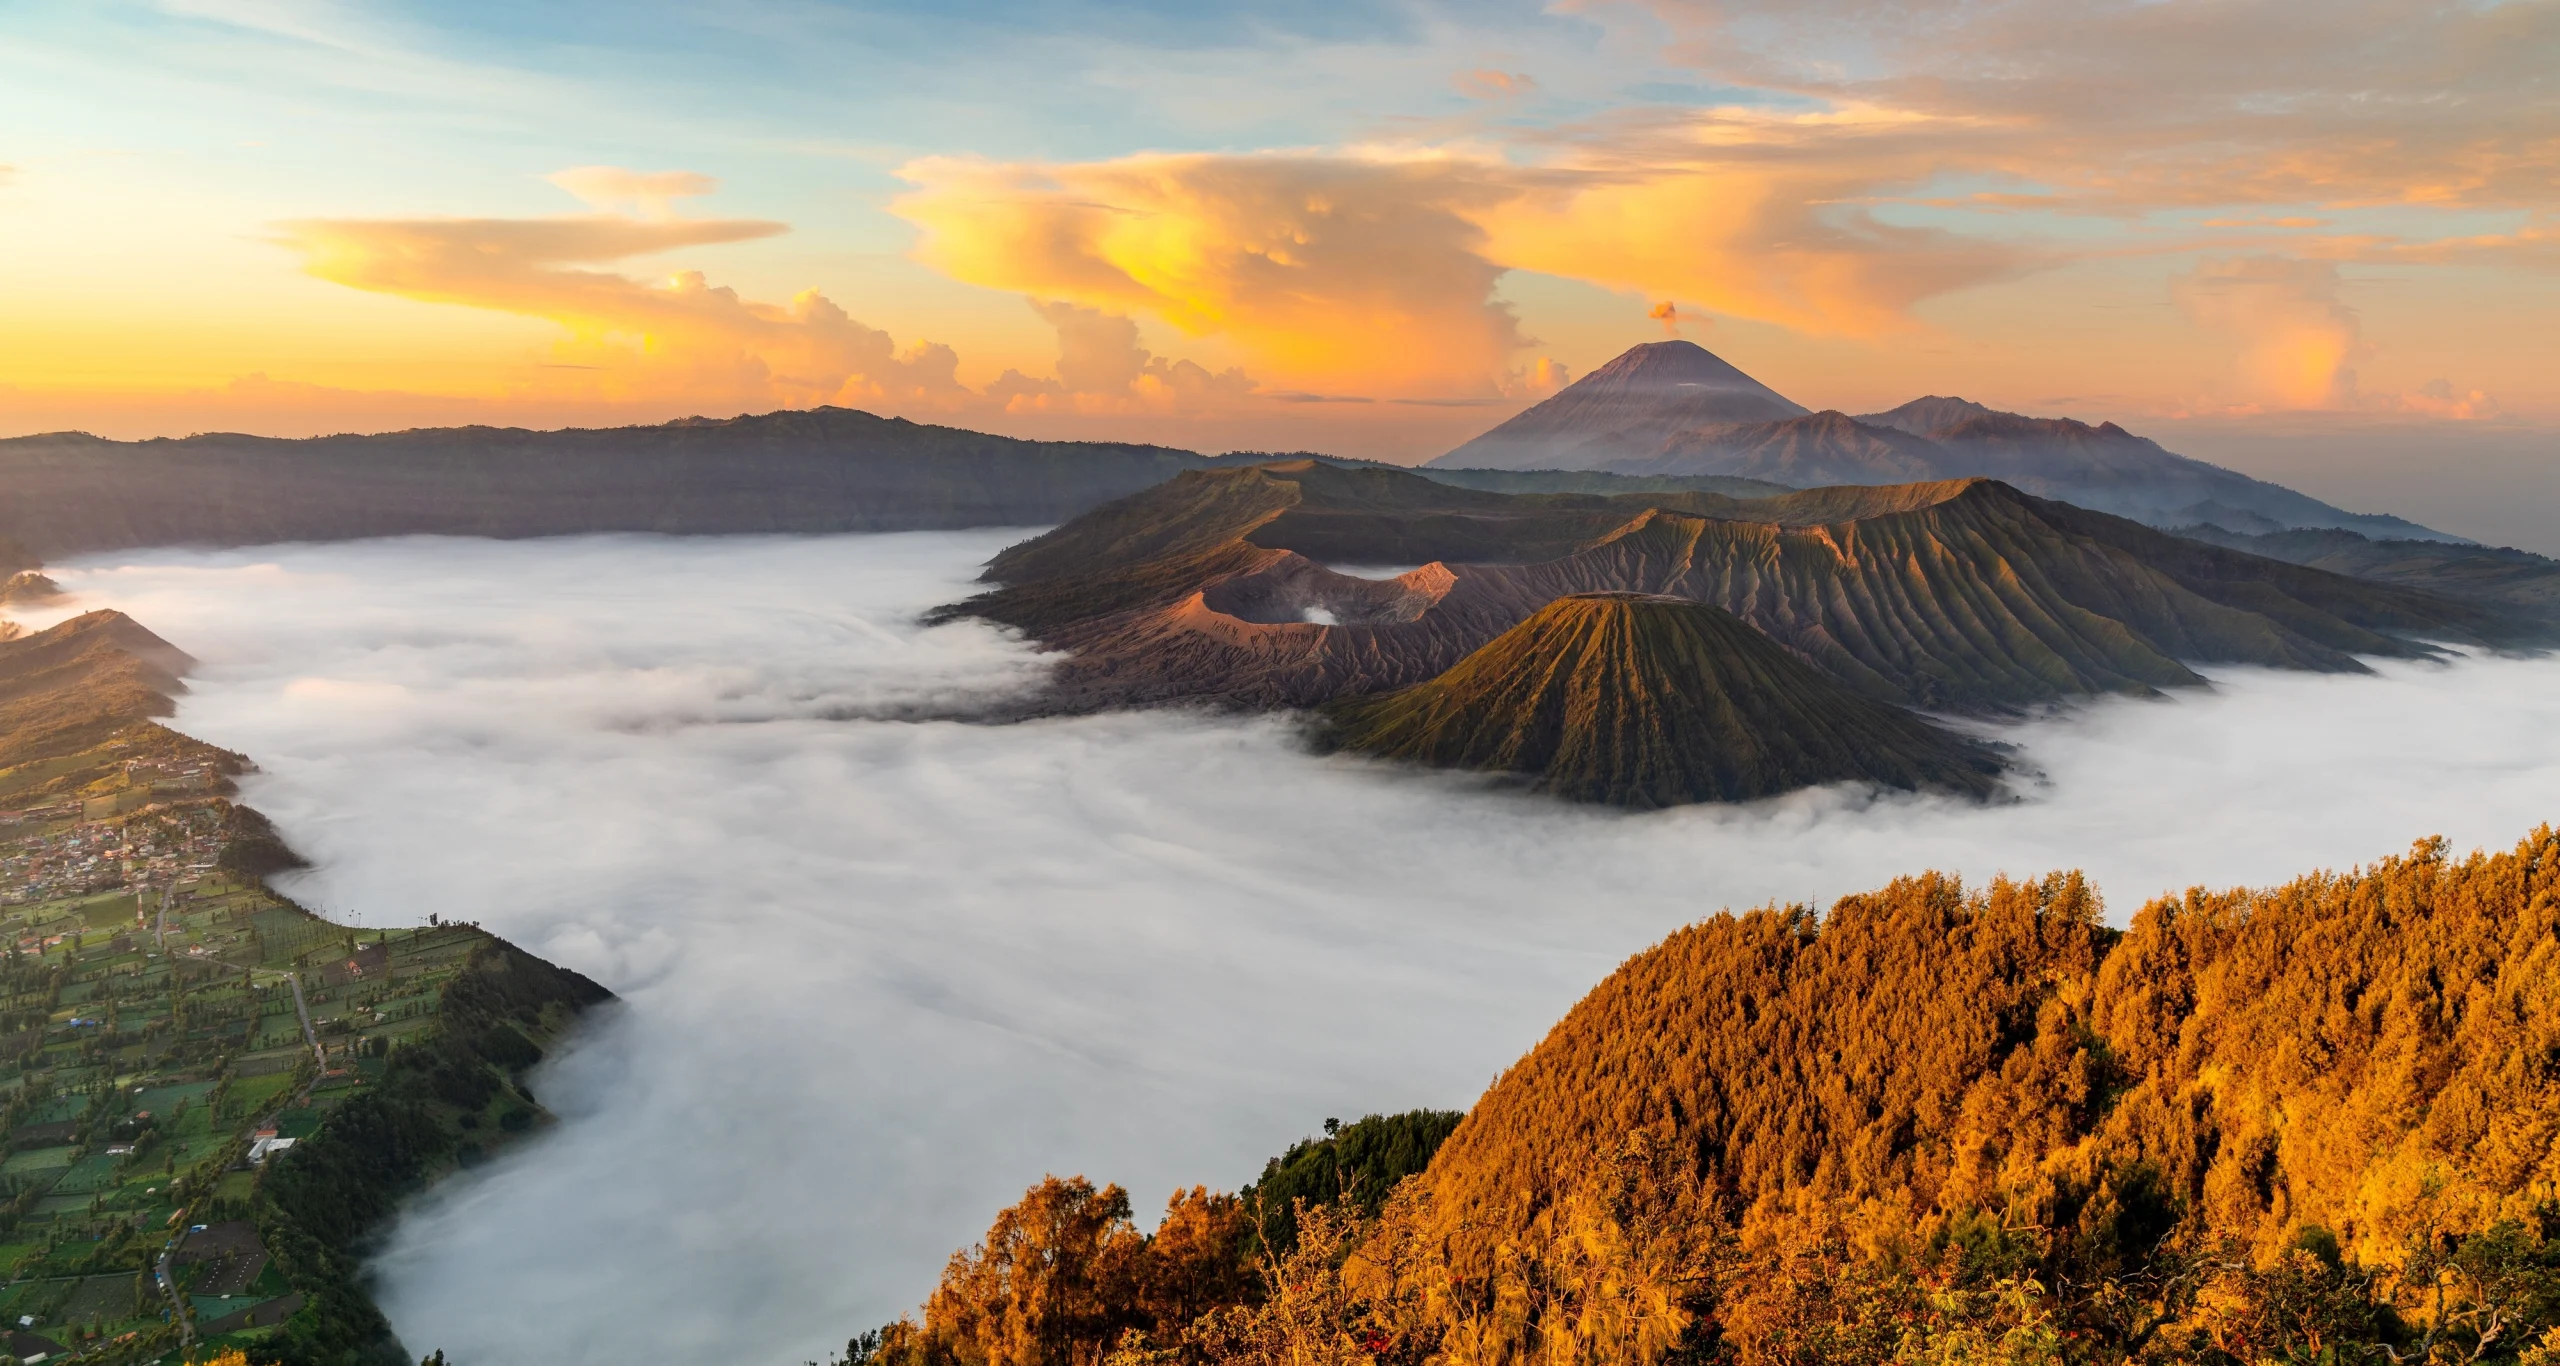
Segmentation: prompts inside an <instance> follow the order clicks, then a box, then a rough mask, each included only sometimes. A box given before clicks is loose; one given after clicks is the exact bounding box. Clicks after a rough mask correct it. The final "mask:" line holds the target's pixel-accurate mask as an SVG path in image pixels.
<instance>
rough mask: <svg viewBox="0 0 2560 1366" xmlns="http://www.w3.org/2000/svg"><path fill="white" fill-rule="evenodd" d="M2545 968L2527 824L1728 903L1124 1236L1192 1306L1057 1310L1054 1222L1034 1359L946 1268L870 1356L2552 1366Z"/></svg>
mask: <svg viewBox="0 0 2560 1366" xmlns="http://www.w3.org/2000/svg"><path fill="white" fill-rule="evenodd" d="M2555 969H2560V832H2555V831H2553V830H2551V829H2549V828H2544V829H2541V830H2537V831H2535V832H2534V833H2533V834H2532V835H2531V836H2529V837H2527V838H2526V839H2525V840H2523V841H2522V842H2521V843H2519V844H2518V845H2517V846H2516V847H2514V848H2513V849H2511V850H2507V851H2503V852H2499V853H2476V854H2473V855H2470V856H2468V857H2460V858H2457V857H2455V856H2453V855H2452V854H2451V852H2450V851H2449V850H2448V849H2447V848H2446V847H2445V845H2444V843H2443V842H2442V841H2440V840H2429V841H2422V842H2420V843H2419V844H2417V845H2416V846H2415V847H2413V848H2412V849H2411V850H2410V851H2409V852H2408V853H2407V854H2406V855H2403V856H2400V857H2397V858H2387V859H2383V860H2379V861H2377V862H2376V863H2373V864H2371V865H2369V866H2366V867H2363V868H2360V869H2356V870H2353V871H2351V872H2348V873H2344V874H2336V873H2315V874H2311V875H2308V876H2305V877H2303V878H2300V879H2297V880H2296V881H2293V882H2291V883H2288V884H2285V885H2283V886H2280V887H2274V888H2268V889H2237V890H2231V891H2224V892H2208V891H2205V890H2202V889H2198V890H2196V891H2193V892H2190V893H2188V894H2187V895H2186V896H2184V897H2182V898H2178V899H2175V900H2162V901H2158V902H2154V903H2152V904H2150V905H2147V906H2145V907H2143V908H2142V910H2141V911H2140V912H2139V913H2138V914H2136V915H2135V916H2134V917H2133V919H2132V923H2131V926H2130V928H2128V929H2125V930H2116V929H2111V928H2109V927H2108V926H2107V925H2106V924H2105V923H2104V921H2103V920H2102V918H2101V915H2100V906H2099V901H2098V897H2097V894H2096V892H2095V890H2094V889H2093V888H2091V887H2089V886H2088V885H2087V884H2086V883H2085V882H2083V881H2082V880H2081V879H2080V878H2079V877H2078V876H2077V875H2076V874H2055V875H2051V876H2048V877H2045V878H2042V879H2039V880H2036V881H2032V882H2011V881H2006V880H2003V881H1996V882H1994V883H1993V884H1991V885H1990V886H1988V887H1983V888H1973V889H1968V888H1966V887H1964V886H1962V885H1961V884H1959V883H1958V882H1957V881H1955V880H1954V879H1952V878H1949V877H1945V876H1942V875H1938V874H1934V873H1932V874H1922V875H1918V876H1914V877H1908V878H1903V879H1899V880H1897V881H1895V882H1894V883H1892V884H1891V885H1889V886H1887V887H1884V888H1882V889H1879V890H1877V891H1875V892H1872V893H1867V894H1863V895H1858V896H1851V897H1846V898H1843V899H1842V900H1840V901H1839V902H1837V903H1835V904H1834V905H1833V906H1832V907H1831V908H1830V909H1829V911H1828V912H1826V913H1824V914H1821V915H1819V916H1817V915H1816V914H1815V913H1814V911H1813V910H1812V908H1810V907H1804V906H1791V907H1770V908H1766V909H1762V910H1756V911H1752V912H1749V913H1747V914H1742V915H1733V914H1720V915H1717V916H1715V917H1713V918H1711V919H1708V920H1705V921H1702V922H1700V923H1698V924H1696V925H1693V926H1690V927H1689V928H1686V929H1683V930H1681V931H1679V932H1677V933H1675V934H1673V935H1672V936H1670V937H1669V938H1667V939H1666V940H1664V941H1663V942H1662V943H1661V944H1659V945H1656V946H1655V947H1653V948H1651V949H1648V950H1646V951H1644V952H1643V953H1640V954H1638V955H1636V956H1635V957H1633V958H1631V959H1629V960H1628V961H1627V962H1626V963H1625V964H1624V965H1623V966H1621V967H1620V968H1619V969H1618V970H1617V971H1616V972H1614V973H1612V974H1611V975H1610V976H1609V977H1608V979H1607V980H1605V981H1603V982H1602V983H1601V984H1600V985H1599V986H1597V987H1596V988H1594V989H1593V991H1592V992H1591V994H1590V995H1589V996H1587V997H1586V998H1584V1000H1583V1001H1582V1002H1581V1003H1579V1004H1578V1005H1576V1006H1575V1007H1574V1008H1573V1009H1572V1010H1571V1011H1570V1012H1569V1013H1567V1015H1566V1016H1565V1018H1564V1019H1563V1020H1562V1021H1560V1022H1559V1023H1558V1024H1557V1025H1556V1026H1555V1028H1554V1029H1553V1030H1552V1031H1550V1032H1549V1034H1548V1035H1547V1037H1546V1038H1545V1039H1544V1040H1542V1041H1541V1042H1540V1043H1539V1044H1538V1046H1537V1047H1536V1048H1534V1049H1533V1050H1531V1051H1530V1053H1529V1054H1528V1056H1526V1057H1525V1058H1523V1059H1521V1061H1520V1062H1519V1063H1517V1064H1516V1065H1514V1066H1513V1067H1512V1068H1510V1069H1509V1070H1508V1071H1506V1072H1505V1073H1504V1074H1503V1075H1502V1076H1501V1077H1500V1078H1499V1079H1498V1080H1497V1081H1496V1082H1495V1083H1494V1085H1493V1086H1492V1087H1491V1089H1489V1090H1488V1091H1487V1092H1486V1093H1485V1095H1484V1096H1483V1098H1482V1099H1480V1100H1479V1101H1478V1102H1477V1104H1476V1106H1475V1107H1474V1109H1473V1110H1471V1111H1470V1112H1469V1113H1468V1115H1467V1117H1466V1119H1465V1120H1464V1121H1463V1122H1462V1123H1461V1124H1460V1125H1459V1126H1458V1128H1457V1130H1456V1131H1455V1132H1454V1133H1453V1134H1451V1135H1450V1136H1449V1138H1448V1140H1447V1141H1446V1142H1445V1143H1443V1144H1441V1145H1440V1147H1439V1149H1438V1151H1437V1152H1436V1153H1435V1155H1434V1156H1433V1157H1432V1160H1431V1163H1430V1165H1429V1167H1428V1168H1427V1169H1426V1170H1425V1171H1424V1172H1423V1173H1422V1174H1421V1175H1419V1176H1417V1177H1414V1178H1412V1179H1410V1180H1408V1181H1406V1182H1405V1183H1404V1184H1403V1185H1401V1186H1399V1187H1398V1188H1397V1190H1396V1191H1395V1193H1394V1194H1393V1195H1392V1196H1391V1197H1390V1198H1388V1199H1387V1200H1386V1201H1385V1202H1384V1203H1383V1204H1382V1205H1381V1206H1380V1207H1379V1209H1378V1210H1377V1212H1376V1213H1375V1214H1374V1215H1369V1214H1365V1213H1362V1212H1361V1211H1359V1210H1356V1209H1349V1208H1344V1207H1341V1206H1339V1205H1337V1206H1333V1207H1330V1208H1324V1207H1318V1206H1316V1205H1312V1204H1310V1205H1307V1206H1302V1207H1300V1208H1299V1210H1298V1211H1297V1214H1298V1226H1299V1231H1298V1238H1297V1242H1296V1243H1295V1245H1294V1246H1293V1247H1292V1248H1291V1249H1289V1250H1287V1251H1286V1252H1285V1253H1284V1252H1281V1251H1279V1250H1273V1249H1265V1250H1263V1251H1260V1252H1257V1251H1255V1249H1254V1247H1253V1245H1252V1244H1251V1242H1250V1241H1249V1240H1248V1239H1245V1238H1243V1237H1241V1236H1235V1237H1231V1238H1229V1239H1228V1240H1227V1241H1225V1242H1223V1243H1218V1244H1217V1246H1218V1247H1220V1248H1223V1249H1225V1252H1224V1256H1225V1257H1226V1258H1227V1259H1228V1260H1227V1261H1226V1262H1224V1263H1220V1262H1218V1261H1217V1260H1216V1259H1215V1258H1206V1257H1204V1256H1203V1255H1202V1254H1201V1252H1200V1251H1199V1248H1200V1240H1199V1238H1198V1236H1197V1235H1198V1234H1199V1233H1200V1231H1201V1229H1202V1228H1204V1227H1207V1228H1215V1227H1221V1226H1218V1225H1200V1224H1193V1225H1187V1226H1184V1227H1183V1228H1182V1229H1181V1234H1182V1239H1187V1240H1188V1241H1183V1240H1182V1239H1178V1240H1177V1241H1175V1242H1174V1243H1171V1244H1167V1245H1166V1246H1165V1247H1164V1248H1163V1249H1162V1250H1161V1251H1159V1250H1158V1249H1157V1248H1156V1247H1155V1246H1154V1245H1153V1244H1144V1243H1135V1242H1133V1243H1131V1244H1129V1246H1130V1247H1131V1248H1133V1249H1135V1251H1134V1252H1133V1253H1132V1254H1131V1255H1133V1256H1138V1257H1140V1258H1141V1259H1142V1260H1143V1258H1145V1257H1155V1258H1156V1259H1157V1260H1155V1261H1153V1262H1149V1263H1147V1264H1148V1265H1151V1266H1154V1267H1157V1268H1158V1270H1157V1272H1156V1274H1157V1275H1158V1276H1160V1277H1171V1278H1174V1279H1176V1280H1178V1281H1179V1283H1180V1285H1182V1286H1185V1287H1189V1288H1190V1290H1191V1291H1192V1292H1193V1293H1192V1294H1191V1297H1190V1299H1188V1300H1186V1299H1184V1298H1183V1297H1182V1296H1180V1295H1168V1294H1167V1293H1165V1292H1164V1291H1163V1290H1162V1289H1161V1287H1160V1288H1159V1290H1158V1291H1157V1292H1156V1297H1155V1298H1154V1299H1153V1300H1151V1301H1149V1302H1148V1303H1149V1304H1151V1305H1153V1306H1155V1309H1153V1310H1150V1311H1148V1312H1138V1310H1139V1308H1140V1306H1138V1305H1136V1303H1135V1302H1134V1301H1129V1300H1126V1299H1119V1300H1115V1299H1113V1298H1112V1297H1113V1295H1114V1294H1116V1293H1118V1292H1116V1291H1115V1290H1113V1289H1112V1287H1111V1285H1110V1284H1109V1283H1107V1282H1099V1281H1088V1282H1085V1284H1087V1285H1088V1286H1089V1287H1091V1288H1090V1289H1089V1291H1088V1294H1089V1295H1090V1296H1092V1299H1091V1304H1092V1305H1093V1307H1094V1312H1092V1313H1091V1314H1089V1315H1088V1316H1087V1317H1086V1318H1085V1319H1083V1320H1080V1321H1078V1322H1081V1323H1083V1324H1085V1325H1087V1327H1086V1328H1083V1329H1079V1328H1078V1327H1076V1325H1075V1324H1074V1323H1070V1322H1068V1321H1066V1320H1063V1319H1056V1318H1050V1317H1047V1315H1048V1312H1049V1311H1048V1308H1047V1306H1048V1305H1049V1304H1050V1303H1051V1302H1052V1301H1049V1300H1046V1299H1044V1298H1042V1292H1044V1291H1045V1290H1046V1289H1047V1288H1049V1287H1050V1286H1052V1285H1054V1284H1056V1282H1057V1280H1058V1278H1062V1277H1072V1276H1075V1275H1079V1274H1082V1273H1084V1272H1086V1271H1088V1270H1090V1269H1091V1268H1092V1267H1093V1266H1094V1265H1095V1263H1094V1262H1093V1261H1091V1260H1090V1258H1089V1257H1088V1255H1087V1250H1086V1249H1085V1248H1084V1247H1082V1246H1080V1245H1077V1244H1075V1243H1073V1241H1072V1240H1057V1241H1052V1242H1051V1243H1049V1244H1048V1245H1046V1246H1045V1247H1043V1248H1041V1249H1039V1250H1040V1251H1041V1252H1042V1253H1043V1254H1044V1255H1045V1256H1046V1257H1047V1258H1048V1260H1047V1261H1045V1262H1044V1263H1042V1264H1041V1267H1040V1269H1039V1270H1038V1271H1037V1272H1036V1273H1031V1272H1022V1273H1018V1274H1017V1275H1016V1276H1015V1277H1014V1279H1013V1280H1012V1281H1011V1282H1010V1283H1009V1284H1008V1285H1007V1286H1006V1287H1004V1288H1005V1289H1006V1290H1007V1292H1008V1293H1009V1294H1010V1295H1011V1296H1012V1298H1010V1299H1008V1300H1006V1301H1004V1304H1003V1307H1002V1308H1001V1309H1000V1311H998V1312H1000V1314H1002V1315H1004V1316H1009V1317H1007V1318H1006V1320H1005V1321H1007V1322H1009V1323H1012V1324H1014V1325H1017V1326H1020V1327H1023V1328H1025V1329H1027V1330H1029V1331H1028V1332H1027V1334H1025V1335H1023V1336H1018V1337H1016V1338H1015V1339H1013V1340H1012V1341H1024V1340H1029V1339H1035V1338H1039V1337H1040V1335H1041V1334H1043V1333H1046V1334H1047V1335H1048V1336H1047V1338H1046V1339H1045V1351H1044V1354H1042V1355H1038V1356H1034V1355H1031V1354H1028V1353H1025V1352H1022V1351H1019V1350H1015V1349H1013V1348H1012V1347H1010V1346H1008V1345H1007V1343H1006V1342H1004V1341H994V1340H990V1339H988V1338H986V1337H983V1336H981V1337H978V1338H976V1339H972V1340H969V1341H967V1342H963V1341H962V1340H960V1339H958V1338H955V1337H954V1336H952V1335H951V1334H949V1333H947V1332H945V1331H944V1330H945V1329H946V1328H948V1327H949V1326H951V1325H953V1324H956V1323H960V1322H964V1321H967V1322H985V1321H986V1314H987V1313H988V1312H989V1304H988V1302H987V1301H985V1300H983V1299H975V1298H972V1297H973V1296H982V1295H984V1294H985V1293H986V1292H987V1291H988V1290H989V1289H990V1287H989V1285H988V1284H987V1282H985V1281H984V1280H983V1279H980V1280H976V1281H969V1280H965V1279H963V1280H955V1279H953V1278H951V1277H946V1279H945V1281H944V1285H943V1289H942V1291H941V1292H939V1293H938V1294H937V1296H936V1298H935V1300H934V1302H933V1303H932V1304H931V1305H929V1306H928V1307H927V1309H926V1311H925V1313H924V1315H923V1316H922V1318H921V1319H920V1320H917V1321H910V1322H905V1323H901V1324H899V1325H894V1326H893V1327H892V1328H891V1329H889V1330H888V1331H887V1332H886V1333H884V1334H882V1335H879V1336H877V1337H874V1338H872V1339H869V1340H867V1341H865V1342H862V1343H858V1344H857V1346H859V1347H861V1348H862V1349H863V1350H862V1351H859V1352H857V1353H855V1354H854V1355H855V1356H857V1357H862V1356H869V1357H875V1358H882V1359H886V1360H891V1361H895V1362H898V1363H901V1364H902V1366H904V1364H906V1363H916V1364H917V1366H926V1364H930V1366H946V1364H947V1363H955V1362H962V1361H965V1362H969V1363H971V1366H981V1364H982V1363H983V1366H1029V1363H1031V1362H1033V1361H1042V1362H1060V1361H1071V1362H1103V1361H1108V1362H1110V1363H1112V1364H1113V1366H1140V1364H1141V1363H1166V1364H1169V1363H1175V1362H1182V1363H1195V1364H1201V1366H1205V1364H1206V1363H1239V1364H1241V1363H1248V1362H1250V1363H1255V1364H1256V1366H1261V1364H1262V1363H1272V1362H1279V1361H1292V1362H1305V1361H1322V1362H1329V1363H1341V1364H1343V1366H1389V1364H1390V1363H1392V1364H1394V1366H1420V1363H1425V1362H1442V1363H1460V1362H1469V1363H1472V1362H1533V1361H1535V1362H1577V1363H1584V1362H1587V1363H1626V1364H1627V1366H1654V1364H1655V1363H1663V1362H1674V1361H1676V1362H1680V1363H1726V1362H1730V1363H1752V1364H1753V1366H1758V1364H1760V1363H1770V1364H1772V1366H1774V1364H1775V1363H1788V1364H1789V1366H1833V1364H1835V1363H1836V1364H1837V1366H1853V1364H1854V1366H1866V1364H1867V1363H1880V1362H1913V1363H1921V1362H1927V1363H1958V1362H1966V1363H2014V1364H2016V1366H2027V1364H2028V1363H2036V1364H2038V1366H2045V1364H2050V1366H2062V1364H2063V1363H2105V1364H2107V1366H2115V1364H2117V1363H2133V1362H2142V1363H2161V1364H2162V1366H2166V1364H2167V1363H2205V1364H2206V1366H2260V1364H2261V1363H2338V1364H2340V1366H2344V1363H2351V1362H2382V1361H2391V1362H2405V1363H2415V1362H2427V1363H2436V1364H2438V1366H2447V1364H2449V1363H2456V1362H2466V1363H2467V1362H2496V1363H2512V1364H2513V1366H2549V1363H2550V1362H2551V1361H2553V1360H2554V1359H2555V1354H2560V1064H2555V1061H2554V1060H2555V1058H2560V971H2555ZM1220 1199H1221V1197H1218V1196H1215V1195H1212V1194H1210V1193H1209V1192H1206V1191H1195V1192H1190V1193H1186V1194H1185V1195H1184V1196H1183V1197H1182V1199H1181V1201H1180V1203H1182V1204H1184V1205H1185V1206H1186V1207H1190V1208H1197V1209H1202V1210H1211V1209H1218V1208H1221V1206H1219V1205H1218V1204H1217V1202H1218V1201H1219V1200H1220ZM1250 1213H1251V1211H1250V1210H1247V1211H1246V1214H1248V1215H1249V1214H1250ZM1168 1227H1169V1228H1171V1227H1174V1226H1173V1225H1172V1224H1171V1223H1170V1222H1169V1223H1168ZM1130 1236H1131V1237H1132V1238H1135V1237H1136V1235H1135V1234H1134V1232H1132V1233H1131V1235H1130ZM1164 1236H1165V1235H1164V1234H1163V1233H1162V1232H1160V1233H1159V1234H1158V1235H1156V1237H1157V1238H1158V1239H1163V1238H1164ZM1176 1253H1179V1258H1177V1257H1176V1256H1175V1255H1174V1254H1176ZM974 1255H975V1254H966V1256H974ZM963 1260H964V1259H955V1261H954V1264H953V1265H954V1267H955V1268H959V1267H961V1266H962V1265H963ZM1013 1265H1015V1266H1016V1267H1027V1266H1029V1265H1030V1263H1028V1262H1027V1261H1025V1260H1024V1259H1022V1258H1019V1257H1017V1258H1016V1259H1015V1261H1014V1263H1013ZM1236 1266H1242V1267H1244V1268H1246V1269H1247V1270H1249V1271H1251V1272H1252V1273H1253V1274H1252V1276H1251V1277H1250V1278H1249V1279H1246V1280H1245V1281H1243V1282H1242V1289H1240V1290H1235V1291H1233V1292H1232V1293H1230V1294H1228V1295H1227V1296H1226V1297H1225V1298H1224V1299H1222V1300H1219V1301H1218V1302H1217V1303H1216V1304H1215V1305H1214V1306H1213V1307H1211V1308H1210V1309H1208V1310H1206V1311H1202V1312H1195V1313H1191V1314H1190V1316H1189V1317H1187V1318H1180V1319H1176V1318H1173V1317H1171V1316H1170V1315H1169V1314H1168V1312H1166V1310H1167V1308H1168V1307H1172V1306H1182V1307H1188V1306H1190V1305H1192V1304H1196V1303H1197V1302H1198V1301H1199V1300H1200V1299H1201V1298H1202V1297H1203V1296H1210V1297H1212V1298H1214V1295H1213V1294H1212V1292H1213V1291H1214V1290H1215V1288H1216V1287H1219V1286H1231V1285H1235V1284H1236V1283H1237V1281H1236V1277H1235V1274H1234V1268H1235V1267H1236ZM1115 1313H1116V1314H1118V1317H1116V1318H1115V1317H1113V1315H1114V1314H1115ZM971 1315H976V1316H977V1317H975V1318H971V1317H970V1316H971ZM1101 1328H1107V1329H1108V1330H1109V1331H1107V1332H1104V1331H1099V1329H1101ZM1133 1332H1134V1335H1133Z"/></svg>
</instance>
